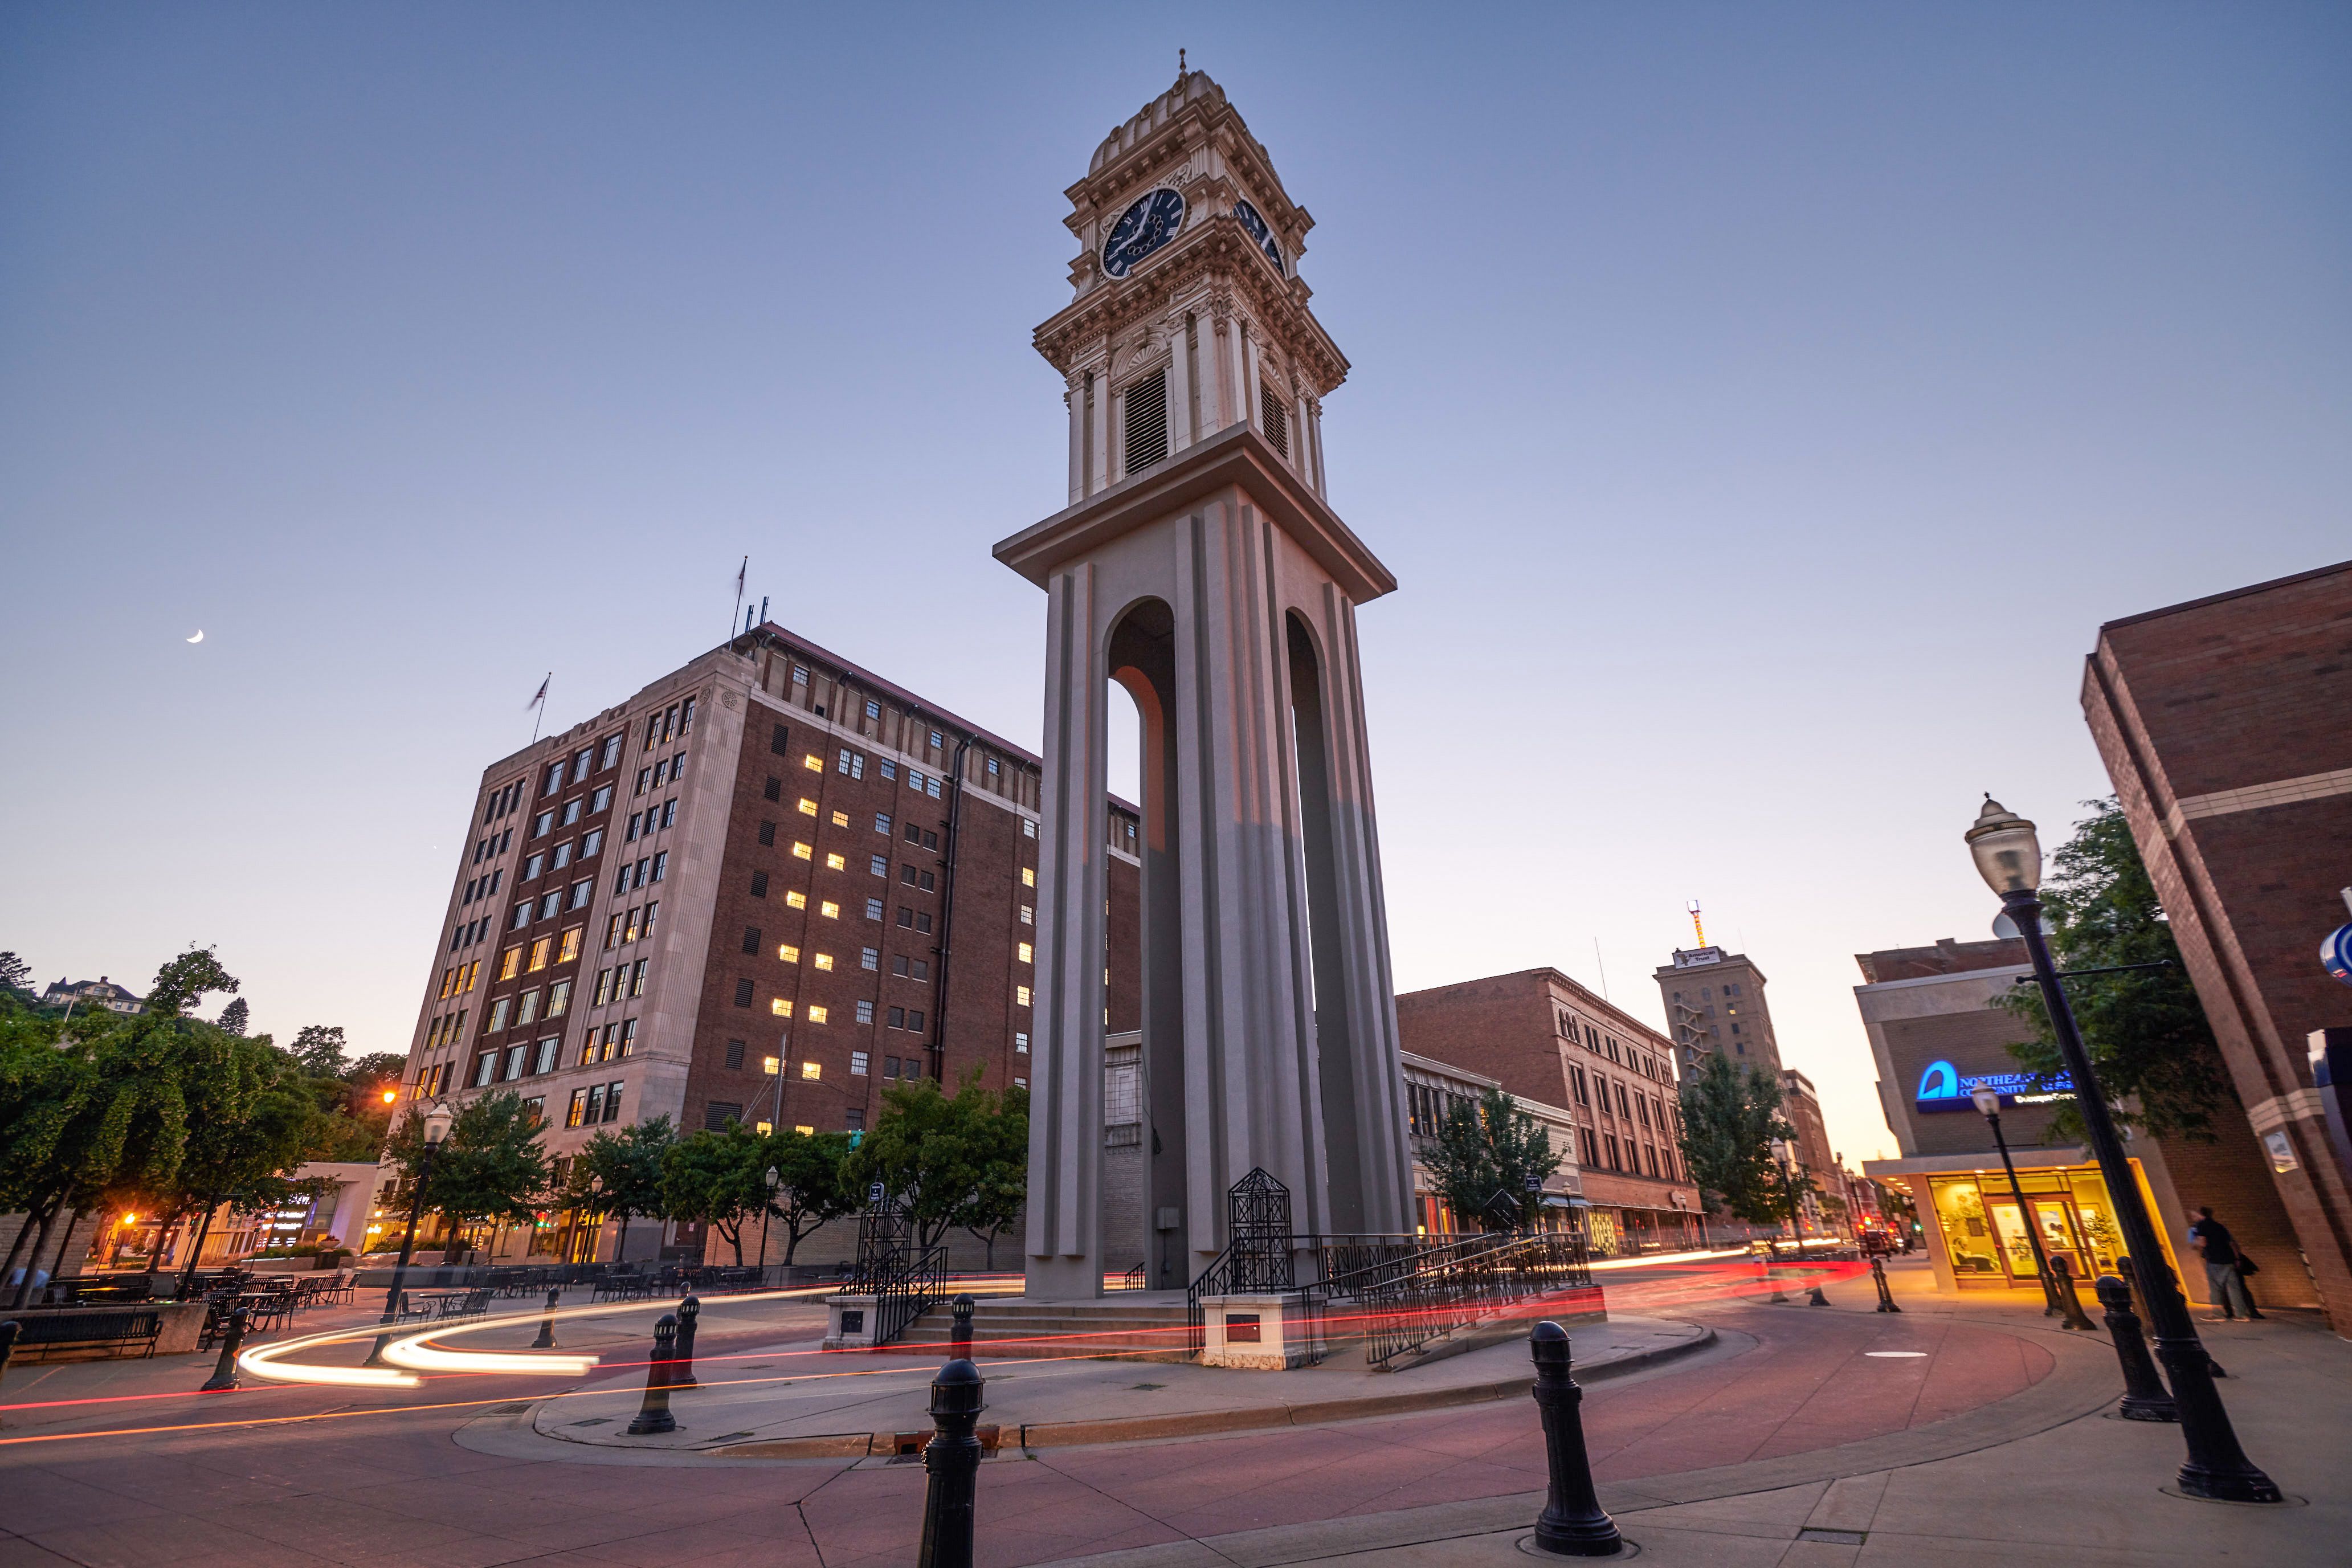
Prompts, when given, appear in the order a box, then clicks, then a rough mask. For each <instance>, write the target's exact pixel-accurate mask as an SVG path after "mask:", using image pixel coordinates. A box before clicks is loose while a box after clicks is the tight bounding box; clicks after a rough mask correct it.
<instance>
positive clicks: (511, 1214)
mask: <svg viewBox="0 0 2352 1568" xmlns="http://www.w3.org/2000/svg"><path fill="white" fill-rule="evenodd" d="M545 1131H547V1124H546V1123H545V1122H544V1121H541V1120H540V1118H539V1113H538V1112H537V1111H534V1110H530V1109H528V1108H527V1107H526V1106H524V1104H523V1102H522V1097H521V1096H520V1095H518V1094H514V1093H512V1092H510V1091H508V1090H503V1089H502V1090H500V1091H499V1092H498V1093H496V1094H486V1095H484V1096H482V1098H481V1099H479V1100H471V1101H469V1102H467V1104H466V1105H464V1106H463V1107H461V1108H460V1109H459V1110H458V1111H457V1120H455V1121H452V1122H451V1123H450V1124H449V1133H448V1136H447V1137H446V1138H444V1139H443V1140H442V1141H441V1147H440V1149H439V1150H438V1151H437V1152H436V1153H435V1154H434V1157H433V1175H432V1180H431V1182H430V1183H429V1184H428V1185H427V1186H426V1188H425V1207H426V1208H428V1209H430V1210H431V1211H432V1212H434V1213H436V1214H438V1215H441V1216H442V1218H444V1219H445V1220H446V1221H448V1223H449V1226H450V1228H452V1229H453V1230H458V1229H463V1228H464V1227H465V1226H469V1225H530V1224H531V1223H533V1222H534V1221H535V1220H537V1219H538V1217H539V1211H540V1209H541V1206H542V1205H545V1204H546V1203H547V1202H548V1201H549V1199H550V1196H551V1194H550V1193H549V1190H548V1189H549V1182H550V1178H551V1176H552V1174H553V1170H552V1167H551V1163H550V1162H549V1160H548V1156H547V1151H546V1150H544V1149H542V1148H541V1147H540V1142H539V1141H540V1137H541V1134H542V1133H543V1132H545ZM383 1155H384V1158H385V1159H386V1160H389V1161H391V1162H393V1163H396V1164H398V1165H399V1166H400V1167H401V1168H402V1169H403V1170H404V1171H410V1172H414V1171H415V1170H417V1169H418V1168H419V1166H420V1164H421V1163H422V1162H423V1159H424V1155H425V1118H424V1116H423V1114H422V1113H421V1112H420V1111H418V1110H416V1109H415V1108H414V1107H412V1108H411V1109H410V1111H409V1113H408V1115H406V1116H405V1117H404V1118H402V1120H401V1121H400V1122H399V1124H398V1125H397V1126H395V1127H394V1129H393V1133H392V1137H391V1138H390V1139H389V1140H388V1141H387V1142H385V1144H384V1147H383Z"/></svg>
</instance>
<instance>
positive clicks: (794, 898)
mask: <svg viewBox="0 0 2352 1568" xmlns="http://www.w3.org/2000/svg"><path fill="white" fill-rule="evenodd" d="M784 902H785V904H786V905H787V906H789V907H790V908H793V909H795V910H804V909H806V908H808V895H807V894H806V893H800V892H793V893H786V894H785V895H784Z"/></svg>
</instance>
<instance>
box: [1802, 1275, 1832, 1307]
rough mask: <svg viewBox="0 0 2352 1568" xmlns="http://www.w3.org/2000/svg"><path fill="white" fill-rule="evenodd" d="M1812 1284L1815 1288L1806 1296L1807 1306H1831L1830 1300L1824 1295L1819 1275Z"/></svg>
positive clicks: (1815, 1276) (1814, 1277)
mask: <svg viewBox="0 0 2352 1568" xmlns="http://www.w3.org/2000/svg"><path fill="white" fill-rule="evenodd" d="M1812 1284H1813V1288H1812V1289H1811V1290H1810V1291H1808V1292H1807V1293H1806V1295H1805V1305H1806V1306H1808V1307H1826V1306H1828V1305H1829V1304H1830V1299H1829V1298H1828V1297H1827V1296H1824V1295H1822V1277H1821V1276H1820V1275H1818V1274H1816V1275H1814V1276H1813V1281H1812Z"/></svg>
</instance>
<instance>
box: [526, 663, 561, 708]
mask: <svg viewBox="0 0 2352 1568" xmlns="http://www.w3.org/2000/svg"><path fill="white" fill-rule="evenodd" d="M553 679H555V671H553V670H549V671H548V672H547V680H542V681H541V682H540V683H539V690H538V692H537V694H536V695H534V696H533V697H532V698H531V700H530V701H528V702H526V703H524V704H523V705H522V710H523V711H524V712H526V713H528V712H530V710H532V709H534V708H536V707H538V706H539V705H540V704H541V703H542V702H545V701H546V700H547V686H548V681H551V680H553Z"/></svg>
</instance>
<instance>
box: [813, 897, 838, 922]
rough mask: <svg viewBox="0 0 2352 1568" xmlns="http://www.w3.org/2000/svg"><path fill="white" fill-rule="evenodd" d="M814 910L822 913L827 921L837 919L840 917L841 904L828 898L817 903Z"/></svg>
mask: <svg viewBox="0 0 2352 1568" xmlns="http://www.w3.org/2000/svg"><path fill="white" fill-rule="evenodd" d="M816 912H817V913H819V914H821V915H823V916H824V918H825V919H827V920H829V921H837V920H839V919H840V918H841V906H840V905H839V904H836V903H835V902H834V901H833V900H830V899H828V900H825V901H824V903H821V904H819V905H817V907H816Z"/></svg>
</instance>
